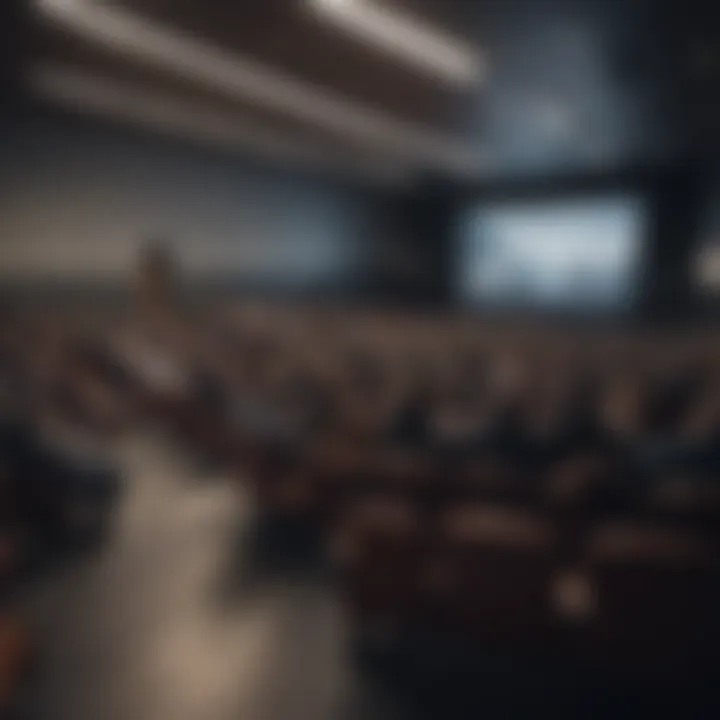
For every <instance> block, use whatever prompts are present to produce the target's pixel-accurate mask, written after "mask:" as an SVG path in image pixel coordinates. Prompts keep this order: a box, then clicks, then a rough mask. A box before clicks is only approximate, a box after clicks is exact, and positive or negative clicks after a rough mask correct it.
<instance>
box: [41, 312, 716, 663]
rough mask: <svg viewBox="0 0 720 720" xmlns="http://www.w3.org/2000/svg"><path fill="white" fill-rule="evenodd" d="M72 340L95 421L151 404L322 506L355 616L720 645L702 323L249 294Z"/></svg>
mask: <svg viewBox="0 0 720 720" xmlns="http://www.w3.org/2000/svg"><path fill="white" fill-rule="evenodd" d="M251 310H252V312H251ZM67 345H69V347H70V348H71V351H68V349H67V348H66V349H65V351H64V353H61V354H62V355H64V357H65V358H74V359H73V360H72V362H67V360H66V365H65V370H64V371H63V372H62V373H60V375H61V376H62V379H63V382H64V384H65V386H66V387H70V388H71V389H72V393H71V394H72V395H73V396H74V397H75V398H77V399H76V401H75V405H76V406H80V407H82V408H84V409H85V410H84V415H83V417H85V418H86V421H87V422H92V418H93V417H99V418H108V417H113V418H115V421H116V423H117V424H115V425H114V424H113V423H109V422H108V423H107V427H113V426H114V427H117V426H118V425H121V422H120V421H119V420H118V419H119V418H124V419H125V422H127V419H128V418H144V419H151V420H153V421H157V422H159V423H161V424H162V425H163V426H164V427H166V428H168V429H170V431H171V432H172V433H173V434H174V435H175V437H176V438H178V439H180V440H181V441H182V442H183V443H184V444H185V445H187V446H191V447H193V448H195V449H196V450H197V451H198V452H199V453H201V454H202V455H205V456H210V457H214V458H221V459H222V460H223V461H225V462H226V463H227V464H228V465H229V466H230V467H233V468H236V469H237V472H238V475H239V476H241V477H242V478H243V480H244V481H245V482H246V483H247V484H248V485H249V487H251V488H252V490H253V491H254V494H255V497H256V499H257V503H258V507H259V509H260V511H261V512H265V513H268V514H271V515H273V516H274V517H276V518H277V517H279V518H284V519H285V520H287V521H288V522H293V523H295V522H297V521H298V520H300V521H301V522H303V523H305V524H307V525H310V526H313V527H316V528H319V529H320V530H321V532H322V533H323V535H324V537H326V538H327V542H328V545H329V547H331V548H332V549H333V555H334V556H335V557H337V558H338V562H339V563H340V566H341V572H340V575H339V582H340V588H341V590H342V594H343V597H344V598H345V599H346V603H347V607H348V608H349V610H350V611H351V614H352V617H353V618H355V620H356V622H357V624H358V627H361V628H362V627H365V626H367V625H372V626H374V625H376V624H377V623H380V625H381V626H383V627H387V626H388V625H389V626H390V627H393V628H395V631H398V630H402V631H405V630H406V629H409V628H413V629H418V628H419V629H420V630H423V629H424V630H425V631H442V632H447V633H449V634H451V635H453V634H454V635H455V636H457V637H459V638H472V642H473V643H474V644H475V645H476V646H477V647H478V648H481V649H484V650H493V651H498V652H523V653H529V654H534V653H535V654H537V653H540V654H543V653H546V654H547V653H550V654H553V655H557V656H558V657H565V658H566V659H567V660H569V661H570V662H575V661H577V662H581V661H582V662H585V663H587V664H588V666H603V665H604V666H605V667H611V666H612V667H621V666H624V667H628V668H631V669H635V670H638V671H644V672H648V671H649V670H652V669H655V668H659V667H663V668H665V669H672V670H673V672H675V673H677V672H678V668H679V667H680V666H681V665H682V664H683V663H687V662H689V661H690V660H692V661H694V662H695V664H703V663H704V664H705V665H707V664H708V662H709V660H708V658H710V657H712V656H713V654H714V652H715V647H720V642H718V641H719V640H720V637H719V634H718V624H717V621H716V620H715V619H714V618H713V612H712V608H713V606H714V604H716V600H717V598H718V569H717V566H716V564H715V557H716V556H717V553H716V550H717V541H718V534H717V527H718V525H717V520H718V519H719V518H720V485H718V484H717V480H716V475H717V470H718V468H720V465H719V463H718V458H717V457H716V448H717V440H718V439H719V438H720V402H719V399H720V393H719V392H718V388H720V376H718V374H717V370H716V367H717V364H716V359H718V358H720V355H719V354H718V351H717V348H714V347H706V346H705V345H704V344H703V342H701V341H700V340H699V339H698V337H697V336H693V337H680V336H677V335H670V334H667V335H665V336H661V337H643V338H641V339H640V340H636V339H634V338H631V337H622V336H621V335H619V334H618V335H615V336H613V335H611V334H608V333H599V334H598V335H597V336H591V335H588V334H586V333H578V332H577V331H574V332H571V331H563V332H560V331H556V330H555V331H550V330H547V329H545V328H541V329H539V328H530V329H528V328H520V329H514V330H512V331H510V330H505V329H501V328H497V327H489V326H485V325H483V324H480V323H475V324H468V323H465V322H463V323H454V322H453V321H451V320H449V319H446V320H443V321H440V320H435V321H432V322H430V321H426V320H424V319H423V320H414V319H412V318H398V317H392V316H391V317H383V316H378V314H374V315H373V314H371V315H370V316H369V317H368V316H363V315H362V314H357V313H356V314H352V313H349V312H344V313H337V314H334V313H330V314H327V313H323V312H318V313H312V312H305V311H303V310H302V309H300V310H298V309H293V310H288V311H281V312H280V311H275V310H270V311H268V310H267V309H262V308H260V309H258V308H249V309H247V310H243V311H242V312H238V313H233V314H232V315H231V316H230V317H223V318H222V321H221V320H220V319H213V321H212V322H208V319H207V317H205V318H194V319H192V320H191V321H178V319H177V318H175V319H165V320H163V321H162V322H159V323H153V324H151V325H150V326H148V327H138V322H137V321H135V322H134V324H133V323H131V324H128V325H123V324H122V323H119V324H118V327H116V328H112V329H111V330H110V331H106V330H105V331H99V330H98V329H97V328H96V329H95V330H94V332H93V333H85V335H84V336H83V338H82V342H79V341H78V338H77V337H74V338H71V341H69V342H67ZM79 347H82V348H83V350H82V353H78V348H79ZM78 357H81V358H82V361H79V360H78ZM70 367H72V368H74V369H73V371H72V372H70V370H69V368H70ZM35 376H36V377H38V376H39V377H41V378H43V377H44V376H43V373H42V372H41V371H36V372H35ZM67 378H72V380H71V381H69V382H68V380H67ZM88 378H91V379H92V382H86V380H87V379H88ZM92 387H94V388H95V391H94V392H91V391H90V390H89V389H88V388H92ZM101 397H102V398H105V400H104V401H100V400H98V398H101ZM111 409H113V410H112V411H111ZM87 418H90V420H87Z"/></svg>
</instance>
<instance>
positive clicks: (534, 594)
mask: <svg viewBox="0 0 720 720" xmlns="http://www.w3.org/2000/svg"><path fill="white" fill-rule="evenodd" d="M431 542H432V545H431V547H430V548H429V550H428V553H427V559H426V562H425V564H424V567H423V591H424V593H425V597H426V602H427V609H428V619H429V621H430V623H431V625H432V627H434V628H438V629H442V630H444V631H451V632H454V633H456V634H457V635H458V637H461V638H466V639H467V640H472V642H473V643H474V644H475V645H476V646H477V647H478V649H479V651H480V652H490V653H493V652H497V653H519V654H522V655H526V654H533V653H536V652H541V651H543V649H544V648H546V646H547V643H548V641H549V633H548V631H549V625H548V588H549V585H550V579H551V577H552V573H553V567H554V550H555V542H556V537H555V531H554V530H553V528H552V525H551V523H550V522H549V521H548V520H547V518H545V517H543V516H542V515H539V514H538V513H536V512H531V511H523V510H515V509H513V510H509V509H506V508H497V507H492V506H477V507H472V506H470V507H467V506H459V507H456V508H451V509H448V510H447V511H446V512H445V513H444V514H443V516H442V518H441V520H440V524H439V527H438V532H437V535H436V536H435V537H433V539H432V541H431Z"/></svg>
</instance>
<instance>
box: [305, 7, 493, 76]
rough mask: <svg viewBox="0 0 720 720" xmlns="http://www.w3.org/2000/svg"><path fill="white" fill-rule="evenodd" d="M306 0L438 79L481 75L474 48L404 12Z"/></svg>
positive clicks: (318, 12)
mask: <svg viewBox="0 0 720 720" xmlns="http://www.w3.org/2000/svg"><path fill="white" fill-rule="evenodd" d="M468 1H469V0H468ZM307 2H308V3H309V6H310V8H311V9H312V10H313V11H314V13H315V14H316V16H317V17H319V18H323V19H327V20H328V21H331V22H333V23H335V24H336V25H338V26H339V27H341V28H342V29H343V30H345V31H347V32H348V33H350V34H352V35H354V36H355V37H357V38H358V39H360V40H363V41H365V42H367V43H369V44H371V45H372V46H374V47H375V48H377V49H378V50H382V51H385V52H387V53H390V54H392V55H395V56H396V57H397V58H398V59H399V60H403V61H405V62H407V63H409V64H411V65H413V66H414V67H417V68H419V69H420V70H424V71H425V72H427V73H430V74H432V75H434V76H436V77H437V78H439V79H441V80H445V81H447V82H449V83H451V84H454V85H471V84H473V83H477V82H480V81H481V80H482V79H483V77H484V74H485V62H484V59H483V58H482V56H481V54H480V53H479V52H478V50H477V49H476V48H474V47H472V46H471V45H469V44H468V43H465V42H462V41H461V40H459V39H458V38H455V37H452V36H450V35H449V34H447V33H445V32H442V31H440V30H438V29H437V28H434V27H432V26H430V25H428V24H427V23H424V22H422V21H420V20H418V19H416V18H414V17H411V16H410V15H408V14H407V13H403V12H400V11H399V10H395V9H391V8H388V7H386V6H382V5H380V4H379V3H377V2H373V1H372V0H307Z"/></svg>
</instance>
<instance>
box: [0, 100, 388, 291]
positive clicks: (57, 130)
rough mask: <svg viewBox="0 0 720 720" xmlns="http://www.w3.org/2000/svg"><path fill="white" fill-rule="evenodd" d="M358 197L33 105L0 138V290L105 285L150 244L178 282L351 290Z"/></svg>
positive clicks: (359, 227) (371, 206)
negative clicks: (172, 255) (162, 250)
mask: <svg viewBox="0 0 720 720" xmlns="http://www.w3.org/2000/svg"><path fill="white" fill-rule="evenodd" d="M376 200H377V198H376V197H375V196H374V195H372V194H371V193H369V192H368V191H367V190H366V189H364V188H360V187H351V186H348V185H346V184H343V183H340V182H339V181H335V180H331V179H328V178H322V177H318V176H311V175H305V174H302V173H300V172H292V171H288V170H284V169H280V168H277V167H274V166H272V165H270V164H268V163H262V162H259V161H257V160H252V159H243V158H238V157H228V156H224V155H221V154H215V153H211V152H205V151H201V150H197V149H193V148H190V147H185V146H183V145H179V144H175V143H174V142H171V141H166V140H163V139H160V138H158V137H155V136H149V135H147V136H146V135H145V134H143V133H135V132H131V131H126V130H124V129H121V128H115V127H113V126H111V125H101V124H96V123H93V122H91V121H85V120H80V119H76V118H73V117H69V116H65V115H59V114H54V113H45V112H39V111H33V112H28V113H26V114H25V115H24V116H23V117H22V118H15V119H14V120H13V121H10V122H8V123H6V124H5V126H4V127H3V129H2V137H0V284H4V285H8V284H13V285H14V284H18V283H36V282H51V283H53V284H58V283H59V284H63V283H76V284H77V283H95V282H105V283H116V282H123V281H125V280H127V279H128V278H130V277H131V273H132V271H133V269H134V267H135V263H136V261H137V256H138V251H139V249H140V248H141V247H142V246H143V245H144V244H145V243H146V242H147V240H148V239H152V238H155V237H161V238H163V239H165V240H166V242H167V244H168V245H170V246H171V247H172V248H173V249H174V250H175V251H176V253H177V256H178V259H179V261H180V264H181V265H182V267H183V268H184V270H185V273H186V275H187V276H188V277H189V278H192V279H194V280H196V281H222V282H236V283H239V284H243V283H246V282H249V283H252V284H260V285H263V284H265V285H269V286H273V287H293V288H298V287H301V288H302V287H312V288H320V287H326V286H333V287H337V286H343V287H346V288H349V287H357V286H359V285H362V283H363V282H364V281H365V275H366V271H367V270H368V268H369V267H370V265H371V264H372V252H371V249H370V248H371V245H372V243H373V238H374V237H375V236H376V234H377V228H378V222H379V217H380V215H379V212H378V205H377V203H376Z"/></svg>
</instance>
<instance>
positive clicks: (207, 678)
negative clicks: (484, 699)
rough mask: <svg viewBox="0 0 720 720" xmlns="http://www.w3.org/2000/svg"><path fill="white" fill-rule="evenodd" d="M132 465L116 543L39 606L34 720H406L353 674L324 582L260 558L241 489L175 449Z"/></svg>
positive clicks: (127, 456) (152, 447)
mask: <svg viewBox="0 0 720 720" xmlns="http://www.w3.org/2000/svg"><path fill="white" fill-rule="evenodd" d="M118 456H119V458H120V462H121V466H122V467H123V468H124V472H125V477H126V481H125V482H126V486H125V491H124V495H123V498H122V501H121V503H120V504H119V507H118V509H117V513H116V516H115V517H114V518H113V527H112V532H111V535H110V537H109V539H108V541H107V542H106V543H105V544H104V546H103V547H102V548H101V549H100V550H99V551H97V552H94V553H92V554H90V555H87V556H85V557H83V558H78V559H74V560H73V561H72V562H67V563H65V564H64V565H63V566H62V567H58V568H56V569H55V570H54V571H53V572H52V573H50V574H49V575H45V576H43V577H42V578H41V579H40V580H38V581H37V582H36V584H35V585H34V587H32V588H31V590H30V592H29V598H28V600H27V608H28V616H29V618H30V620H31V622H32V624H33V625H34V629H35V633H36V635H37V638H38V641H39V645H40V648H41V656H40V658H39V661H38V663H37V667H36V668H35V670H34V671H33V673H32V676H31V677H30V678H29V680H28V683H27V686H26V687H25V689H24V692H23V695H22V697H21V699H20V703H19V710H18V716H19V717H20V718H22V719H23V720H46V719H47V720H130V719H132V720H159V719H161V718H172V719H173V720H230V719H232V720H238V719H240V718H249V719H250V720H323V719H325V718H327V719H333V720H334V719H336V718H338V719H339V718H343V719H347V720H352V719H354V718H373V719H374V720H383V718H393V719H395V718H402V717H403V715H404V713H403V712H402V711H401V708H400V707H398V706H397V705H396V704H395V703H393V702H392V700H391V698H389V697H388V696H387V695H386V694H384V693H383V691H381V690H380V688H378V687H377V686H375V685H374V684H373V685H371V684H370V683H369V681H368V680H366V679H362V678H361V677H360V676H359V675H358V674H357V673H356V672H355V671H354V670H353V665H352V663H350V662H348V657H347V648H346V643H345V638H344V623H343V618H342V613H341V609H340V608H339V607H338V604H337V601H336V598H335V595H334V593H333V591H332V588H331V587H330V585H329V584H328V582H327V580H326V579H324V577H323V574H322V573H321V572H315V571H313V569H312V568H311V567H296V566H294V565H292V564H291V565H290V566H288V564H287V562H285V561H282V562H269V561H268V558H267V557H264V558H263V559H262V560H260V559H259V554H258V547H257V541H256V533H255V515H254V513H253V508H252V504H251V502H250V499H249V498H248V497H247V496H246V495H245V494H244V492H243V490H242V487H241V485H240V484H239V483H237V482H234V481H233V479H232V478H229V477H208V474H207V473H206V472H201V471H199V470H198V469H197V468H196V467H194V466H193V464H192V463H190V462H188V461H187V460H185V459H183V458H182V456H181V454H180V452H179V451H178V450H176V449H173V448H170V447H169V446H168V445H167V444H166V443H164V442H161V441H159V440H153V439H149V438H139V439H134V440H131V441H127V442H125V443H123V444H122V446H121V447H120V448H119V449H118ZM260 557H262V556H260Z"/></svg>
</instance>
